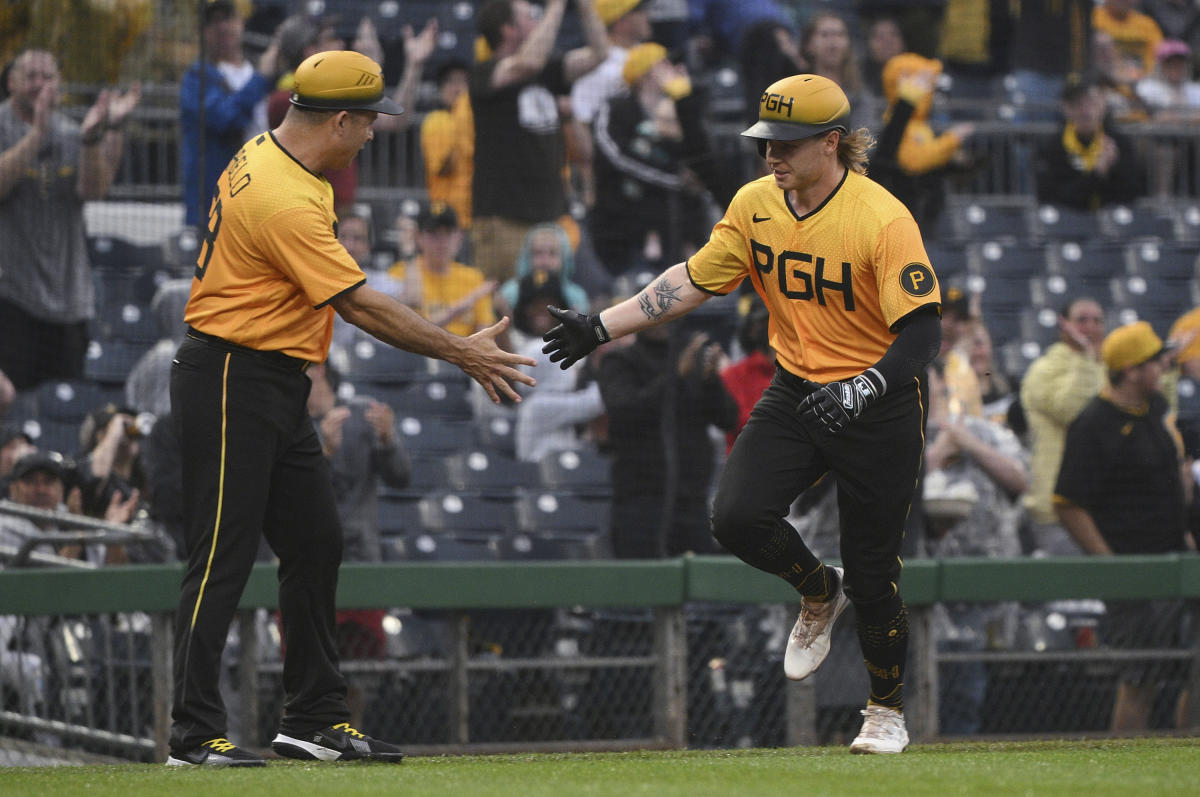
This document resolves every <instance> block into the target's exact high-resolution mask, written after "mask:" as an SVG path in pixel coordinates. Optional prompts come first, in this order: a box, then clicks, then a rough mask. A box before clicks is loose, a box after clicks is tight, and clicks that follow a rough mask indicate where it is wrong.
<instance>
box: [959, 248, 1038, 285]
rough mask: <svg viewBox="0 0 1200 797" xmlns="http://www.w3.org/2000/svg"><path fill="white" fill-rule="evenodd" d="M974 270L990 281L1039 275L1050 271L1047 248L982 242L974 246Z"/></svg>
mask: <svg viewBox="0 0 1200 797" xmlns="http://www.w3.org/2000/svg"><path fill="white" fill-rule="evenodd" d="M971 255H972V258H973V259H974V263H975V264H976V265H975V268H974V271H975V272H976V273H978V274H981V275H983V277H985V278H986V279H988V280H991V279H992V278H993V277H999V278H1007V279H1015V278H1018V277H1025V278H1028V277H1036V276H1039V275H1041V274H1046V273H1048V272H1049V261H1048V259H1047V253H1046V247H1044V246H1042V245H1041V244H1032V243H1028V242H1022V243H1015V242H1010V243H1005V242H1003V241H999V240H993V241H982V242H979V243H978V244H973V245H972V246H971Z"/></svg>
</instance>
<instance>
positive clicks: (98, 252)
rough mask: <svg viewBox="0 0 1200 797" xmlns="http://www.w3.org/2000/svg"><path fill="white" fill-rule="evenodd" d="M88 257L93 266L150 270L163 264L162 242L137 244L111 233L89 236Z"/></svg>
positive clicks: (120, 269)
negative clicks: (110, 234)
mask: <svg viewBox="0 0 1200 797" xmlns="http://www.w3.org/2000/svg"><path fill="white" fill-rule="evenodd" d="M87 250H88V258H89V260H90V262H91V264H92V268H99V269H111V270H115V271H149V270H152V269H156V268H160V267H162V265H163V247H162V244H136V243H134V242H132V241H127V240H125V239H124V238H117V237H113V236H109V235H97V236H89V237H88V239H87Z"/></svg>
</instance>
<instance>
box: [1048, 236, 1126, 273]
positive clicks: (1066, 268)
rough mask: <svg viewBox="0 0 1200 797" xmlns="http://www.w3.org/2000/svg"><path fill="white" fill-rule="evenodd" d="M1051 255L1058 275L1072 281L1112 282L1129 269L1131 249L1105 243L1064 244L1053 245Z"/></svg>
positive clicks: (1065, 242)
mask: <svg viewBox="0 0 1200 797" xmlns="http://www.w3.org/2000/svg"><path fill="white" fill-rule="evenodd" d="M1051 256H1052V258H1053V260H1054V263H1055V266H1056V267H1057V270H1058V272H1059V273H1061V274H1062V275H1063V276H1066V277H1069V278H1075V279H1084V280H1088V279H1112V278H1114V277H1123V276H1125V275H1126V274H1128V273H1129V270H1130V254H1129V250H1128V248H1126V247H1124V246H1113V245H1111V244H1108V243H1103V242H1101V243H1095V242H1092V243H1083V244H1080V243H1076V242H1075V241H1063V242H1060V243H1056V244H1052V245H1051Z"/></svg>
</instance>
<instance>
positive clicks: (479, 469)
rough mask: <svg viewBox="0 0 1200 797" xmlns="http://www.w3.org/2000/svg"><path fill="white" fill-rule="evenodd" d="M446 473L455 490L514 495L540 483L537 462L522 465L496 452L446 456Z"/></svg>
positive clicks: (477, 450) (462, 453)
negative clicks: (517, 490)
mask: <svg viewBox="0 0 1200 797" xmlns="http://www.w3.org/2000/svg"><path fill="white" fill-rule="evenodd" d="M446 473H447V475H448V476H449V481H450V484H451V486H453V487H454V488H455V489H456V490H468V491H472V492H482V493H485V494H502V495H510V496H511V495H512V494H513V491H514V490H515V489H516V488H518V487H531V486H534V485H536V484H537V483H538V482H539V481H540V470H539V468H538V466H537V463H535V462H521V461H519V460H516V459H513V458H511V457H506V456H504V455H502V454H499V453H496V452H487V451H481V450H479V449H477V448H476V449H472V450H470V451H461V452H459V453H457V454H451V455H449V456H447V457H446Z"/></svg>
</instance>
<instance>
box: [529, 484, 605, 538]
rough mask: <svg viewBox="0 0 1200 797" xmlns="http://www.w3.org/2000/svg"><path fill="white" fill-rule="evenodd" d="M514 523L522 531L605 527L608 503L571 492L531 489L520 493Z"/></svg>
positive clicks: (576, 530) (562, 530)
mask: <svg viewBox="0 0 1200 797" xmlns="http://www.w3.org/2000/svg"><path fill="white" fill-rule="evenodd" d="M516 511H517V523H518V524H519V526H520V527H521V529H522V530H524V531H530V532H538V531H554V532H581V531H591V532H598V531H604V530H605V529H607V528H608V517H609V504H608V501H606V500H595V499H592V500H589V499H586V498H584V497H583V496H580V495H576V494H573V493H567V492H559V491H549V490H534V491H524V492H522V493H520V494H519V495H518V497H517V501H516Z"/></svg>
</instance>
